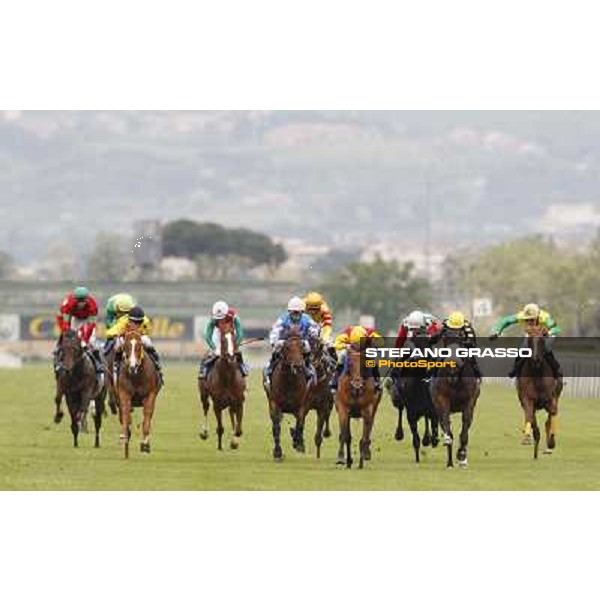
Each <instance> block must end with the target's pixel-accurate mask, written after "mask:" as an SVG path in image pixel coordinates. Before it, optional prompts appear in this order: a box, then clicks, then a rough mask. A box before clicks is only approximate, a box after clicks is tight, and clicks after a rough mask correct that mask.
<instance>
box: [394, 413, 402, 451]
mask: <svg viewBox="0 0 600 600" xmlns="http://www.w3.org/2000/svg"><path fill="white" fill-rule="evenodd" d="M403 410H404V407H403V406H402V404H400V405H399V406H398V425H397V427H396V433H395V434H394V438H395V439H396V441H398V442H401V441H402V440H403V439H404V428H403V427H402V411H403Z"/></svg>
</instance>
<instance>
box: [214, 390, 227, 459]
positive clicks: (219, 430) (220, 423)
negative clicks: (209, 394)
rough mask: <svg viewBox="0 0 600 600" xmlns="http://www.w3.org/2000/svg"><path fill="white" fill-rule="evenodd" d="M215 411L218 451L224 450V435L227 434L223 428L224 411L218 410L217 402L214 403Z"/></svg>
mask: <svg viewBox="0 0 600 600" xmlns="http://www.w3.org/2000/svg"><path fill="white" fill-rule="evenodd" d="M213 409H214V411H215V417H216V418H217V450H223V433H224V432H225V428H224V427H223V409H222V408H217V403H216V402H213Z"/></svg>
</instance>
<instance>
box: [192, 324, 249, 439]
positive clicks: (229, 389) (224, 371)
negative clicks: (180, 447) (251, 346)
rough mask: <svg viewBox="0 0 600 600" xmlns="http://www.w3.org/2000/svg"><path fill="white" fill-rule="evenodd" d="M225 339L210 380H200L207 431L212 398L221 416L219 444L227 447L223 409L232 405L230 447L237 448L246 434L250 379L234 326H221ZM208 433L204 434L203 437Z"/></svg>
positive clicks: (199, 389) (216, 412)
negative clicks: (243, 369)
mask: <svg viewBox="0 0 600 600" xmlns="http://www.w3.org/2000/svg"><path fill="white" fill-rule="evenodd" d="M219 334H220V339H221V352H220V355H219V357H218V358H217V359H216V361H215V363H214V365H213V367H212V369H211V371H210V373H209V374H208V377H207V378H206V380H203V379H199V380H198V391H199V394H200V402H201V403H202V408H203V410H204V430H203V431H204V432H207V422H208V410H209V408H210V399H212V401H213V409H214V411H215V417H216V419H217V438H218V442H217V447H218V449H219V450H222V449H223V444H222V439H223V433H224V432H225V429H224V427H223V417H222V413H223V411H224V410H225V409H229V416H230V418H231V429H232V431H233V437H232V438H231V442H230V444H229V447H230V448H231V449H232V450H236V449H237V448H238V447H239V444H240V437H241V435H242V418H243V416H244V400H245V393H246V380H245V379H244V377H243V376H242V373H241V372H240V364H239V360H238V348H237V347H236V342H235V333H234V330H233V326H231V325H229V326H226V327H220V328H219ZM207 435H208V434H206V436H203V435H201V436H200V437H202V438H203V439H206V437H207Z"/></svg>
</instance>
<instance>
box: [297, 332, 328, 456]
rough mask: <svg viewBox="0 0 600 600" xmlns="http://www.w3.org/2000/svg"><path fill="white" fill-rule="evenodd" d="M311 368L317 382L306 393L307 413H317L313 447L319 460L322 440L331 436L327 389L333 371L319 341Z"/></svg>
mask: <svg viewBox="0 0 600 600" xmlns="http://www.w3.org/2000/svg"><path fill="white" fill-rule="evenodd" d="M313 366H314V368H315V372H316V373H317V382H316V384H315V385H314V386H312V387H311V389H310V391H309V392H308V399H307V412H309V411H311V410H315V412H316V413H317V429H316V431H315V446H316V448H317V458H321V444H322V443H323V438H328V437H330V436H331V430H330V428H329V417H330V415H331V411H332V409H333V394H332V393H331V390H330V389H329V382H330V381H331V377H332V375H333V371H334V369H335V362H334V360H333V359H332V358H331V356H330V355H329V353H328V351H327V348H326V347H325V345H324V344H323V342H321V340H319V341H318V342H317V343H316V348H315V349H314V352H313ZM293 434H294V430H293V429H292V436H293Z"/></svg>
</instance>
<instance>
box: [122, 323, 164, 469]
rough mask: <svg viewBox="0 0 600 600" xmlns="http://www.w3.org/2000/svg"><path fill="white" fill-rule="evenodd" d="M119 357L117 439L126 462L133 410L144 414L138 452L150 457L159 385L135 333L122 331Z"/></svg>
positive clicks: (149, 360) (149, 359) (138, 336)
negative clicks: (152, 426) (119, 434)
mask: <svg viewBox="0 0 600 600" xmlns="http://www.w3.org/2000/svg"><path fill="white" fill-rule="evenodd" d="M121 353H122V360H121V364H120V367H119V369H118V374H117V380H116V386H115V387H116V390H117V395H118V397H119V419H120V421H121V436H120V438H121V441H122V442H123V451H124V456H125V458H129V441H130V440H131V414H132V412H133V409H134V408H135V407H143V412H144V420H143V423H142V435H143V439H142V442H141V443H140V451H141V452H145V453H150V425H151V423H152V416H153V415H154V406H155V403H156V397H157V396H158V393H159V391H160V388H161V383H160V378H159V375H158V370H157V368H156V366H155V365H154V362H153V361H152V359H151V358H149V357H148V356H147V354H146V353H145V352H144V345H143V342H142V336H141V334H140V333H139V332H138V331H136V330H134V329H129V330H126V331H125V333H124V334H123V336H122V348H121Z"/></svg>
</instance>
